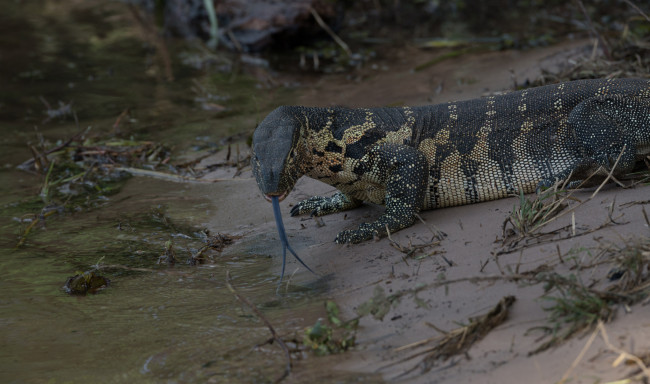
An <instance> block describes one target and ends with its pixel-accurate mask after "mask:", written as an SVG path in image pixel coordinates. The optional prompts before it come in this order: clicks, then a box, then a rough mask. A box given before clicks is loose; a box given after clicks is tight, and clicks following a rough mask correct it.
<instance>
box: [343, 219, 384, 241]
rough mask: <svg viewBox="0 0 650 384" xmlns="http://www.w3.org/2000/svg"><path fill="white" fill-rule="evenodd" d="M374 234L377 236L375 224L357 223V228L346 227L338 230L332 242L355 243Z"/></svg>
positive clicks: (368, 238) (370, 237)
mask: <svg viewBox="0 0 650 384" xmlns="http://www.w3.org/2000/svg"><path fill="white" fill-rule="evenodd" d="M375 236H379V232H378V231H377V230H376V229H375V226H374V225H372V224H370V223H362V224H361V225H359V229H348V230H345V231H341V232H339V234H338V235H336V240H334V242H336V243H337V244H348V243H351V244H356V243H360V242H362V241H365V240H370V239H372V238H373V237H375Z"/></svg>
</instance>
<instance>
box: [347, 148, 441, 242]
mask: <svg viewBox="0 0 650 384" xmlns="http://www.w3.org/2000/svg"><path fill="white" fill-rule="evenodd" d="M363 162H364V167H363V168H364V172H366V173H369V174H368V175H367V178H368V179H371V180H376V181H379V183H380V184H383V185H385V189H386V194H385V204H386V212H385V213H384V214H383V215H381V216H380V217H379V219H377V220H376V221H375V222H372V223H362V224H361V225H359V228H358V229H352V230H346V231H342V232H340V233H339V234H338V235H337V236H336V242H337V243H339V244H345V243H359V242H361V241H364V240H369V239H372V238H373V236H385V235H386V230H387V229H388V231H390V232H395V231H399V230H400V229H403V228H406V227H409V226H411V225H412V224H413V222H414V221H415V214H416V213H417V212H418V211H419V210H420V209H421V208H422V206H423V203H424V196H425V191H426V188H427V182H428V179H429V163H428V162H427V159H426V157H425V155H424V154H423V153H422V152H419V151H418V150H416V149H415V148H412V147H409V146H406V145H399V144H381V145H378V146H377V147H376V148H373V149H372V150H370V151H369V153H368V154H367V155H366V159H363Z"/></svg>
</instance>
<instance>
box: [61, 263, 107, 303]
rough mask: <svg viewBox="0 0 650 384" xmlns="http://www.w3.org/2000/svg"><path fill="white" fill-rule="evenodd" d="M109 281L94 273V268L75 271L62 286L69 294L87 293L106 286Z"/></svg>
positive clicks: (93, 292)
mask: <svg viewBox="0 0 650 384" xmlns="http://www.w3.org/2000/svg"><path fill="white" fill-rule="evenodd" d="M110 283H111V281H110V280H109V279H107V278H106V277H104V276H100V275H97V274H95V270H94V269H93V270H90V271H86V272H81V271H77V274H76V275H74V276H71V277H68V279H67V280H66V282H65V285H64V286H63V289H64V290H65V292H66V293H67V294H69V295H82V296H84V295H86V294H88V293H92V294H95V293H98V292H99V291H101V290H103V289H105V288H107V287H108V286H109V285H110Z"/></svg>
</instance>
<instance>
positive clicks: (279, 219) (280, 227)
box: [271, 196, 316, 283]
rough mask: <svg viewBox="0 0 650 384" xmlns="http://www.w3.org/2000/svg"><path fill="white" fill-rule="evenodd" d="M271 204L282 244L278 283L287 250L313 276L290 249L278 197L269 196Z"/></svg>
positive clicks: (281, 277) (282, 274)
mask: <svg viewBox="0 0 650 384" xmlns="http://www.w3.org/2000/svg"><path fill="white" fill-rule="evenodd" d="M271 203H272V204H273V216H275V225H276V226H277V227H278V234H279V235H280V241H281V242H282V273H281V274H280V283H282V279H283V278H284V267H285V265H286V261H287V249H289V252H291V254H292V255H293V257H295V258H296V260H298V262H299V263H300V264H302V266H303V267H305V268H307V270H308V271H309V272H311V273H313V274H314V275H315V274H316V272H314V271H312V270H311V268H309V267H308V266H307V264H305V263H304V262H303V261H302V260H300V257H298V255H297V254H296V251H294V250H293V248H291V246H290V245H289V240H287V233H286V232H285V231H284V223H283V222H282V214H281V213H280V200H279V198H278V196H271Z"/></svg>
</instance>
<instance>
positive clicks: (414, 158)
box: [251, 79, 650, 262]
mask: <svg viewBox="0 0 650 384" xmlns="http://www.w3.org/2000/svg"><path fill="white" fill-rule="evenodd" d="M648 153H650V80H643V79H615V80H614V79H607V80H605V79H595V80H579V81H572V82H566V83H561V84H554V85H547V86H542V87H537V88H530V89H525V90H521V91H516V92H511V93H507V94H504V95H498V96H489V97H485V98H479V99H473V100H466V101H458V102H449V103H444V104H437V105H427V106H417V107H385V108H355V109H351V108H340V107H336V108H313V107H302V106H282V107H279V108H277V109H275V110H274V111H273V112H271V113H270V114H269V115H268V116H267V117H266V118H265V119H264V120H263V121H262V122H261V123H260V124H259V125H258V127H257V128H256V130H255V132H254V134H253V153H252V158H251V165H252V169H253V174H254V175H255V178H256V180H257V184H258V186H259V188H260V190H261V191H262V193H263V194H264V195H265V196H266V197H267V198H268V199H269V200H274V204H275V205H276V207H277V206H278V205H277V204H278V202H279V201H280V200H282V199H284V198H285V197H286V196H287V194H288V193H289V192H290V191H291V190H292V189H293V187H294V185H295V183H296V181H297V180H298V179H299V178H300V177H302V176H303V175H307V176H309V177H311V178H314V179H317V180H321V181H323V182H325V183H327V184H329V185H332V186H334V187H336V188H337V189H338V192H336V193H335V194H334V195H333V196H331V197H321V196H315V197H312V198H310V199H306V200H303V201H301V202H299V203H298V204H296V205H295V206H294V207H293V208H292V210H291V215H292V216H296V215H300V214H305V213H310V214H311V215H315V216H322V215H327V214H330V213H335V212H341V211H344V210H348V209H352V208H355V207H358V206H359V205H361V204H362V202H364V201H367V202H371V203H375V204H381V205H385V206H386V211H385V213H384V214H382V215H381V216H380V217H379V218H378V219H377V220H375V221H374V222H371V223H363V224H361V225H359V227H358V228H356V229H348V230H344V231H342V232H340V233H339V234H338V235H337V236H336V239H335V241H336V242H337V243H358V242H361V241H364V240H368V239H371V238H373V237H374V236H385V235H386V233H387V231H390V232H391V233H392V232H395V231H398V230H400V229H403V228H406V227H409V226H411V225H412V224H413V223H414V221H415V218H416V216H415V215H416V213H417V212H418V211H420V210H428V209H433V208H438V207H449V206H454V205H462V204H469V203H477V202H482V201H488V200H493V199H499V198H503V197H506V196H511V195H513V194H519V193H521V192H523V193H531V192H534V191H536V190H539V189H541V188H546V187H550V186H552V185H553V184H554V183H555V182H556V181H559V180H567V179H570V183H569V184H568V185H569V187H575V186H577V185H579V183H580V181H581V180H583V179H584V178H585V177H587V176H588V175H589V174H591V173H593V172H594V171H597V170H600V172H601V173H602V172H604V173H605V174H606V173H607V170H608V169H610V168H611V167H612V165H613V164H614V162H615V160H618V164H617V166H616V169H615V170H614V175H621V174H625V173H628V172H629V171H631V170H632V169H633V167H634V165H635V162H636V161H637V160H639V159H640V157H642V156H644V155H645V154H648ZM278 216H279V208H278V209H277V215H276V220H278V221H279V224H278V228H280V225H281V218H280V217H278ZM283 232H284V231H281V237H282V240H283V245H284V244H285V242H286V236H285V235H284V234H283ZM286 244H287V246H288V243H286ZM289 249H290V250H291V251H292V253H294V255H295V252H293V250H292V249H291V248H290V247H289ZM285 252H286V250H285ZM296 257H297V255H296ZM301 262H302V261H301Z"/></svg>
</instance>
